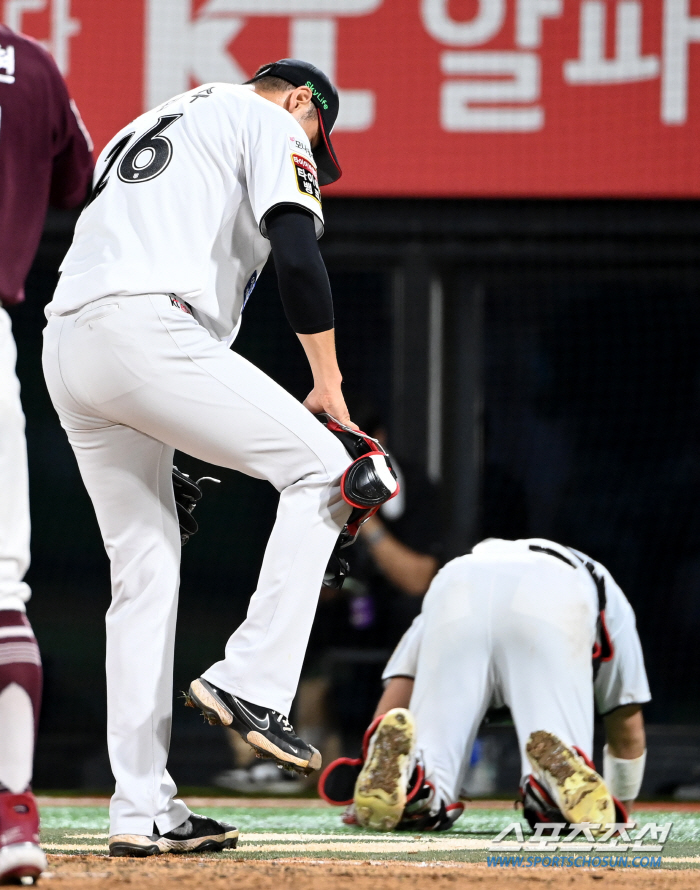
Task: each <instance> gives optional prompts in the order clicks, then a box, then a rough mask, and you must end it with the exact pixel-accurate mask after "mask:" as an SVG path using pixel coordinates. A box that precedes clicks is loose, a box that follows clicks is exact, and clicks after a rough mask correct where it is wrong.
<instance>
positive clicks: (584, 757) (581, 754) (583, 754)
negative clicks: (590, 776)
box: [571, 745, 596, 772]
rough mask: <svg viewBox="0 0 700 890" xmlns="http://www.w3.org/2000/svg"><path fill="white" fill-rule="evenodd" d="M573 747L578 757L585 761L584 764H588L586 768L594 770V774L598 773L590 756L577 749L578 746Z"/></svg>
mask: <svg viewBox="0 0 700 890" xmlns="http://www.w3.org/2000/svg"><path fill="white" fill-rule="evenodd" d="M571 747H572V748H573V749H574V751H575V752H576V753H577V754H578V756H579V757H580V758H581V759H582V760H583V762H584V763H585V764H586V766H587V767H589V769H592V770H593V771H594V772H596V768H595V763H593V761H592V760H591V758H590V757H589V756H588V754H585V753H584V752H583V751H582V750H581V749H580V748H577V747H576V745H572V746H571Z"/></svg>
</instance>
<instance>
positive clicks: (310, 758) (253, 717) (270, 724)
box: [186, 677, 322, 776]
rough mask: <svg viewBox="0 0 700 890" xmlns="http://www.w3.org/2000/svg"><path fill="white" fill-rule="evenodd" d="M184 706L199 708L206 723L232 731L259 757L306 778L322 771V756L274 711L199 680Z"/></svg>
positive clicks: (191, 686) (192, 687)
mask: <svg viewBox="0 0 700 890" xmlns="http://www.w3.org/2000/svg"><path fill="white" fill-rule="evenodd" d="M186 704H187V705H188V706H189V707H194V708H199V709H200V710H201V712H202V713H203V714H204V716H205V717H206V719H207V720H208V721H209V723H211V724H216V723H220V724H222V725H223V726H230V727H231V729H235V730H236V732H237V733H238V734H239V735H240V736H241V738H242V739H243V740H244V741H246V742H248V744H249V745H250V747H251V748H253V749H254V750H255V752H256V754H257V755H258V757H266V758H269V759H271V760H274V761H276V762H277V763H279V764H280V765H281V766H283V767H284V768H285V769H291V770H293V771H294V772H297V773H301V774H302V775H305V776H308V775H309V774H310V773H312V772H313V771H314V770H317V769H320V768H321V764H322V760H321V754H320V753H319V752H318V751H317V750H316V748H314V747H313V745H309V744H307V743H306V742H305V741H304V740H303V739H301V738H299V736H298V735H296V734H295V732H294V727H293V726H292V724H291V723H290V722H289V720H287V718H286V717H285V716H284V715H283V714H280V713H278V712H277V711H272V710H270V709H269V708H263V707H261V706H260V705H254V704H251V702H247V701H244V700H243V699H241V698H237V697H236V696H235V695H231V693H230V692H224V690H223V689H219V688H218V686H214V684H213V683H209V682H208V681H207V680H203V679H202V678H201V677H200V678H199V679H198V680H194V681H193V682H192V684H191V685H190V690H189V693H188V694H187V702H186Z"/></svg>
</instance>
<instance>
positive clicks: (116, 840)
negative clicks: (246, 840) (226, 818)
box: [109, 813, 238, 857]
mask: <svg viewBox="0 0 700 890" xmlns="http://www.w3.org/2000/svg"><path fill="white" fill-rule="evenodd" d="M237 843H238V829H237V828H234V826H233V825H227V824H226V823H225V822H217V821H216V819H209V818H207V817H206V816H198V815H197V814H196V813H190V815H189V817H188V819H187V820H186V821H185V822H183V823H182V825H178V827H177V828H173V830H172V831H169V832H167V834H158V833H157V831H156V826H155V825H154V826H153V834H152V835H150V836H148V835H145V834H113V835H112V836H111V837H110V839H109V855H110V856H136V857H143V856H158V855H159V854H160V853H220V852H221V851H222V850H233V849H235V847H236V844H237Z"/></svg>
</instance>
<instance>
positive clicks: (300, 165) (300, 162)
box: [292, 152, 321, 204]
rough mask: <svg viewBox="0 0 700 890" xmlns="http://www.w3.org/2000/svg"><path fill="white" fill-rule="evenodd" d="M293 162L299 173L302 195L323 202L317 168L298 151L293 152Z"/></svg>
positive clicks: (298, 180)
mask: <svg viewBox="0 0 700 890" xmlns="http://www.w3.org/2000/svg"><path fill="white" fill-rule="evenodd" d="M292 163H293V164H294V171H295V173H296V175H297V188H298V189H299V191H300V192H301V193H302V195H309V197H311V198H315V199H316V200H317V201H318V203H319V204H320V203H321V189H320V188H319V187H318V177H317V175H316V168H315V167H314V165H313V164H312V163H311V161H309V160H308V159H307V158H305V157H303V156H302V155H300V154H297V153H296V152H293V153H292Z"/></svg>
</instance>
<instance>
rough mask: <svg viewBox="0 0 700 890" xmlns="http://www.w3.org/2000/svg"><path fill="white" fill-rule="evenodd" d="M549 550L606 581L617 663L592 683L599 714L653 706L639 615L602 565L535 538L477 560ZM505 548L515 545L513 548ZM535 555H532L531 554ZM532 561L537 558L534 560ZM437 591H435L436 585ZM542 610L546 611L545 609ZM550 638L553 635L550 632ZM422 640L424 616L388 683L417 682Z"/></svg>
mask: <svg viewBox="0 0 700 890" xmlns="http://www.w3.org/2000/svg"><path fill="white" fill-rule="evenodd" d="M532 544H534V545H536V546H544V547H547V548H550V549H555V550H557V551H560V552H561V553H562V554H567V553H573V554H574V555H576V556H577V557H579V561H580V560H583V562H581V564H580V566H578V567H577V569H576V570H577V571H578V572H580V573H581V574H582V576H583V577H584V578H586V579H587V581H588V580H590V582H591V583H593V581H592V578H591V577H590V574H589V572H588V570H587V569H586V568H585V566H584V563H585V562H590V563H592V564H593V566H594V567H595V570H596V571H597V572H598V573H599V574H600V575H602V576H603V578H604V579H605V592H606V598H607V602H606V609H605V618H606V625H607V629H608V634H609V636H610V641H611V643H612V647H613V654H612V658H611V659H609V660H608V661H603V662H601V664H600V667H599V669H598V673H597V676H596V677H595V680H594V682H593V691H594V696H595V703H596V709H597V711H598V713H599V714H602V715H605V714H608V713H610V711H614V710H615V709H616V708H620V707H622V706H623V705H629V704H644V703H645V702H648V701H650V700H651V692H650V691H649V681H648V680H647V675H646V671H645V669H644V655H643V654H642V645H641V643H640V641H639V635H638V634H637V625H636V621H635V617H634V611H633V610H632V606H631V605H630V603H629V600H628V599H627V597H626V596H625V595H624V593H623V592H622V590H621V588H620V586H619V585H618V584H617V582H616V581H615V579H614V578H613V576H612V575H611V574H610V572H609V571H608V570H607V569H606V568H605V566H604V565H602V564H601V563H599V562H596V561H595V560H593V559H591V558H590V557H589V556H586V554H584V553H581V552H580V551H578V550H573V549H572V548H567V547H562V546H561V545H560V544H556V543H554V542H553V541H546V540H544V539H542V538H532V539H525V540H519V541H502V540H500V539H493V540H489V541H484V542H483V543H481V544H477V545H476V546H475V547H474V550H473V552H474V554H477V555H478V554H487V553H488V552H489V551H492V552H497V551H495V548H494V545H496V547H498V548H499V550H500V552H501V553H502V554H503V556H504V558H505V557H506V552H505V551H507V550H510V551H511V553H512V554H517V555H518V556H522V555H526V554H527V552H528V548H529V546H530V545H532ZM503 545H512V546H510V547H508V546H506V547H505V548H504V547H503ZM530 553H532V551H530ZM531 558H532V559H533V560H534V559H535V556H534V554H533V556H532V557H531ZM468 559H469V556H466V557H464V556H462V557H458V558H457V559H454V560H452V561H451V562H450V563H448V564H447V565H446V566H445V567H444V569H442V570H441V572H439V573H438V575H437V577H436V578H435V580H434V581H433V585H434V586H436V587H439V586H440V585H441V584H445V583H449V582H450V579H451V577H453V576H454V573H455V570H456V571H457V572H458V571H459V565H460V563H462V562H463V561H465V560H468ZM431 586H432V585H431ZM542 605H543V609H544V608H545V607H546V606H545V604H544V603H543V604H542ZM547 632H548V633H550V632H551V631H550V630H549V629H548V628H547ZM422 636H423V615H422V613H421V614H420V615H418V617H417V618H415V620H414V621H413V624H412V625H411V627H409V629H408V630H407V631H406V633H405V634H404V635H403V637H402V638H401V640H400V641H399V644H398V645H397V647H396V649H395V650H394V652H393V654H392V656H391V658H390V659H389V661H388V663H387V665H386V667H385V668H384V672H383V674H382V679H383V680H385V681H386V680H389V679H391V677H397V676H400V677H415V675H416V666H417V664H418V652H419V650H420V645H421V640H422ZM523 670H524V671H527V665H523ZM491 706H492V707H500V706H502V701H501V700H500V698H499V697H498V694H497V691H495V695H494V699H493V701H492V702H491Z"/></svg>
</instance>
